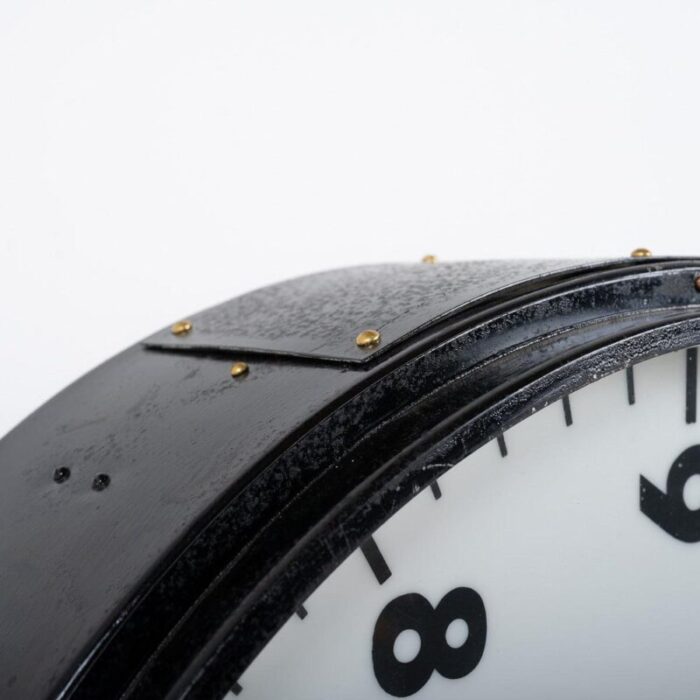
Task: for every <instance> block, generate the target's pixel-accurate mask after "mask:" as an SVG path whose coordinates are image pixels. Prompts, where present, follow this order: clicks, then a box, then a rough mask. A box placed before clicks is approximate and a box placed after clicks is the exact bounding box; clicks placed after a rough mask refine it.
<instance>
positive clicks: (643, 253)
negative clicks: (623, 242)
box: [630, 248, 651, 258]
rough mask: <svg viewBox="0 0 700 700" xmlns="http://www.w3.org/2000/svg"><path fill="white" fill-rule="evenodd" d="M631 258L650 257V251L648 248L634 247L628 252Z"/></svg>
mask: <svg viewBox="0 0 700 700" xmlns="http://www.w3.org/2000/svg"><path fill="white" fill-rule="evenodd" d="M630 257H631V258H650V257H651V251H650V250H649V248H635V249H634V250H633V251H632V252H631V253H630Z"/></svg>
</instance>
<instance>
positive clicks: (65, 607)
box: [0, 258, 700, 698]
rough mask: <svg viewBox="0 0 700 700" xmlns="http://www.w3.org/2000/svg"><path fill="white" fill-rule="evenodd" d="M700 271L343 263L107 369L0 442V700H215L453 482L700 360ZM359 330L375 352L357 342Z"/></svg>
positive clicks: (155, 340)
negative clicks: (625, 383)
mask: <svg viewBox="0 0 700 700" xmlns="http://www.w3.org/2000/svg"><path fill="white" fill-rule="evenodd" d="M699 274H700V260H695V259H671V258H652V259H630V260H622V261H613V262H607V263H590V262H588V263H579V264H571V265H565V264H562V263H560V262H552V263H548V262H539V263H528V262H525V263H524V262H487V263H460V264H456V263H453V264H448V265H443V264H437V265H403V266H372V267H368V268H351V269H349V270H339V271H336V272H332V273H325V274H324V275H317V276H311V277H308V278H302V279H301V280H295V281H292V282H289V283H284V284H281V285H276V286H275V287H273V288H268V289H266V290H260V291H258V292H253V293H251V294H250V295H245V296H244V297H241V298H239V299H238V300H234V301H233V302H229V303H227V304H224V305H222V306H220V307H216V308H215V309H213V310H210V311H207V312H203V313H202V314H199V315H196V316H194V317H193V318H192V322H193V331H192V333H191V334H189V335H188V336H186V337H182V338H180V337H175V336H172V335H171V334H170V333H169V332H168V331H167V330H165V331H162V332H160V333H158V334H156V335H155V336H153V337H151V338H149V339H147V340H146V341H144V342H143V343H140V344H138V345H136V346H134V347H132V348H130V349H128V350H126V351H125V352H124V353H122V354H120V355H118V356H117V357H115V358H113V359H112V360H110V361H109V362H107V363H105V364H104V365H102V366H101V367H99V368H97V369H95V370H93V371H92V372H91V373H89V374H88V375H86V376H85V377H84V378H83V379H81V380H79V381H78V382H76V383H75V384H74V385H72V386H71V387H69V388H68V389H66V390H65V391H64V392H62V393H61V394H59V395H58V396H57V397H55V398H54V399H52V400H51V401H50V402H48V403H47V404H46V405H45V406H43V407H42V408H41V409H39V410H38V411H37V412H36V413H35V414H33V415H32V416H30V417H29V418H28V419H27V420H26V421H24V422H23V423H22V424H20V425H19V426H18V427H17V428H16V429H15V430H13V431H12V432H11V433H10V434H8V435H7V436H6V437H5V438H4V439H3V440H2V441H0V466H1V468H2V470H3V479H4V488H3V490H2V494H0V531H2V532H3V537H2V540H1V541H0V564H1V565H2V574H1V576H2V598H1V599H0V639H1V640H2V643H1V644H0V687H2V688H4V692H3V697H7V698H15V697H17V698H25V697H62V698H95V697H100V698H117V697H119V698H154V697H172V698H176V697H188V698H218V697H223V695H224V694H225V693H226V691H227V690H228V689H229V688H231V687H233V686H234V684H235V683H236V681H237V679H238V677H239V675H240V674H241V672H242V671H243V670H244V669H245V668H246V666H247V665H248V664H249V663H250V661H251V660H252V659H253V658H254V657H255V655H256V654H257V653H258V652H259V651H260V649H261V648H262V646H263V645H264V644H265V642H266V641H267V640H268V639H269V638H270V637H271V636H272V635H273V634H274V632H275V631H276V630H277V629H279V627H280V626H281V624H283V622H284V621H285V620H286V619H287V618H288V617H289V616H290V615H291V614H292V613H293V612H294V610H295V609H296V608H297V607H298V606H299V605H300V604H301V603H303V601H304V600H305V599H306V598H307V597H308V596H309V595H310V594H311V593H312V592H313V590H314V589H315V587H316V586H317V585H318V584H319V583H320V582H321V581H322V580H323V579H324V578H325V577H326V576H327V575H328V574H329V573H330V572H331V571H332V570H333V568H335V567H336V566H337V565H338V564H339V563H340V562H341V561H342V560H343V559H344V558H345V557H346V556H347V555H348V554H350V553H351V552H352V551H353V550H354V549H355V548H356V547H358V546H359V545H360V544H362V542H363V541H365V540H366V539H367V537H368V536H369V535H370V534H371V533H372V532H373V531H374V530H375V529H376V528H377V527H378V526H379V525H381V523H383V522H384V521H385V520H386V519H387V518H388V517H390V516H391V515H392V514H393V513H394V512H395V511H396V510H397V509H398V508H400V507H401V506H402V505H403V504H404V503H406V502H407V501H408V500H409V499H410V498H412V497H413V496H414V495H415V494H416V493H418V492H419V491H420V490H422V489H424V488H425V487H427V486H429V485H430V484H431V483H433V482H434V481H435V480H436V479H439V477H440V475H441V474H442V473H443V472H444V471H445V470H447V469H449V468H450V466H452V465H454V464H455V463H457V462H458V461H460V460H461V459H463V458H464V457H465V456H466V455H467V454H469V453H470V452H472V451H474V450H475V449H477V448H478V447H479V446H481V445H483V444H484V443H485V442H487V441H489V440H492V439H494V438H496V437H497V436H499V435H501V434H502V433H503V432H504V431H506V430H507V429H508V427H509V426H512V425H513V424H515V423H517V422H518V421H520V420H522V419H523V418H524V417H526V416H527V415H530V414H531V413H532V412H533V411H535V410H538V409H540V408H542V407H543V406H546V405H547V404H549V403H551V402H553V401H557V400H559V399H561V398H562V397H565V396H567V395H568V394H569V393H571V392H573V391H575V390H576V389H578V388H580V387H582V386H584V385H586V384H588V383H590V382H591V381H594V380H595V379H597V378H600V377H602V376H605V375H606V374H609V373H611V372H614V371H617V370H620V369H623V368H625V367H630V366H632V365H633V364H634V363H636V362H639V361H641V360H644V359H647V358H649V357H653V356H655V355H658V354H661V353H665V352H669V351H673V350H680V349H683V348H688V347H690V346H692V345H695V344H697V343H698V342H699V340H700V292H699V291H698V284H697V282H696V280H697V277H698V275H699ZM366 327H373V328H377V329H378V330H379V331H381V332H382V341H381V343H380V344H379V345H378V346H377V347H376V348H374V349H368V350H367V349H360V348H357V347H356V346H355V344H354V337H355V334H356V333H357V332H358V331H360V330H362V328H366ZM234 360H236V361H240V360H243V361H245V362H247V363H248V365H249V368H250V369H249V371H248V373H247V374H245V375H243V376H241V377H237V378H232V377H231V376H230V374H229V371H228V370H229V367H230V365H231V362H232V361H234ZM61 467H63V468H66V467H67V468H69V469H70V478H69V479H67V480H64V481H61V482H60V483H57V482H56V481H54V479H53V475H54V471H55V470H56V469H58V468H61ZM101 475H107V476H108V477H109V485H108V487H107V488H104V489H102V490H96V489H95V488H94V484H95V478H96V477H100V476H101Z"/></svg>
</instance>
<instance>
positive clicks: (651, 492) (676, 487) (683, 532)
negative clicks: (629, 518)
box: [639, 445, 700, 542]
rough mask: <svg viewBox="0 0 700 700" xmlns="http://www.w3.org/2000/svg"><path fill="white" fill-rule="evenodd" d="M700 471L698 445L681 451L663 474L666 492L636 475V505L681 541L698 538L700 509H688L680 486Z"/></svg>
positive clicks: (698, 540) (683, 485)
mask: <svg viewBox="0 0 700 700" xmlns="http://www.w3.org/2000/svg"><path fill="white" fill-rule="evenodd" d="M695 474H700V445H693V446H692V447H689V448H688V449H687V450H685V451H684V452H683V453H681V455H680V457H678V458H677V459H676V461H675V462H674V463H673V464H672V465H671V468H670V469H669V470H668V477H667V478H666V493H664V492H663V491H661V490H660V489H657V488H656V486H654V484H652V483H651V482H650V481H648V480H647V479H645V478H644V477H643V476H640V478H639V507H640V508H641V509H642V513H644V515H646V516H647V517H648V518H651V520H653V521H654V522H655V523H656V524H657V525H658V526H659V527H660V528H662V529H664V530H665V531H666V532H668V534H669V535H671V536H672V537H675V538H676V539H677V540H681V542H700V510H691V509H690V508H688V506H687V505H686V504H685V501H684V500H683V488H684V487H685V484H686V482H687V481H688V479H690V477H691V476H694V475H695Z"/></svg>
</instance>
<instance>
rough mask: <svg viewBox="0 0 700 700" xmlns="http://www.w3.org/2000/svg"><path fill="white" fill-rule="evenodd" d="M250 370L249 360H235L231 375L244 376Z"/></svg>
mask: <svg viewBox="0 0 700 700" xmlns="http://www.w3.org/2000/svg"><path fill="white" fill-rule="evenodd" d="M247 372H248V363H247V362H234V363H233V364H232V365H231V376H232V377H242V376H243V375H244V374H246V373H247Z"/></svg>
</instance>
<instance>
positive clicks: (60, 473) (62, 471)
mask: <svg viewBox="0 0 700 700" xmlns="http://www.w3.org/2000/svg"><path fill="white" fill-rule="evenodd" d="M68 479H70V469H68V467H59V468H58V469H56V471H55V472H54V473H53V480H54V481H55V482H56V483H57V484H62V483H63V482H64V481H68Z"/></svg>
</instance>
